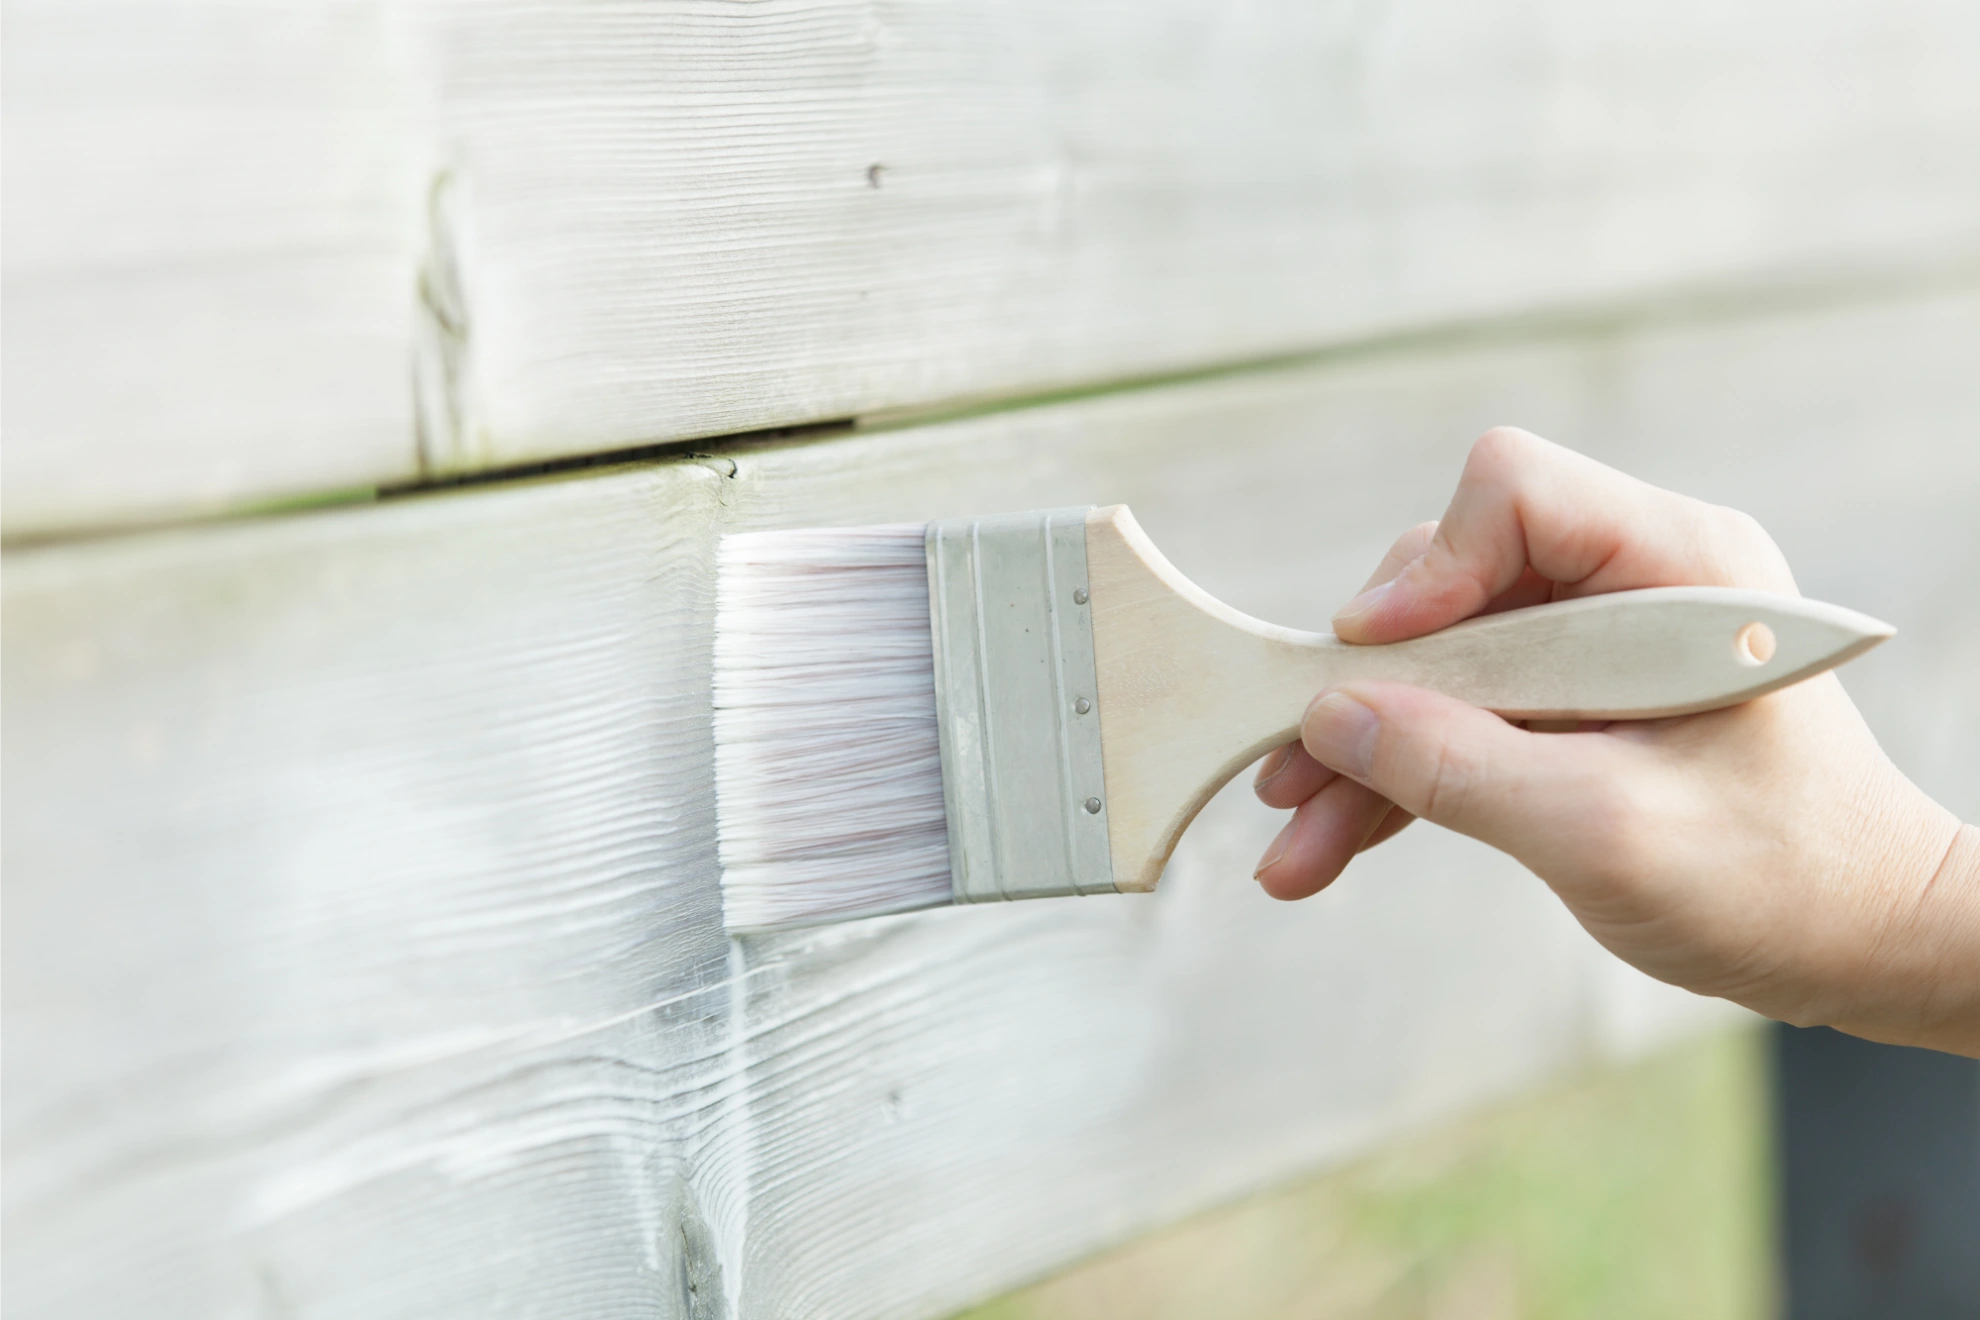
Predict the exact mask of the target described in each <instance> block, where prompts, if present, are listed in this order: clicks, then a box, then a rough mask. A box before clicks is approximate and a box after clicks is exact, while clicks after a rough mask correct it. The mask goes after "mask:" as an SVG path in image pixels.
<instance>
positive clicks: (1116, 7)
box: [3, 0, 1980, 537]
mask: <svg viewBox="0 0 1980 1320" xmlns="http://www.w3.org/2000/svg"><path fill="white" fill-rule="evenodd" d="M6 18H7V26H8V42H7V47H6V52H5V59H6V73H7V84H8V105H7V112H8V113H7V117H6V125H5V133H6V151H5V171H6V178H5V183H6V187H5V190H4V191H5V198H6V202H5V205H6V224H7V229H8V240H9V241H8V243H7V245H6V251H5V256H4V261H5V276H4V278H5V296H6V301H7V307H8V313H9V321H10V324H9V327H8V328H9V331H10V333H9V334H8V335H7V336H6V341H5V354H6V363H5V365H6V375H7V379H8V385H9V389H8V391H7V393H6V399H5V410H6V412H5V429H6V433H7V440H8V443H7V446H6V456H5V464H6V470H5V478H6V479H5V482H4V506H3V509H4V519H5V526H6V528H7V530H8V532H9V534H10V535H14V536H16V537H18V536H21V535H26V534H32V533H37V532H49V531H61V530H64V529H73V528H76V527H84V526H91V525H97V524H104V523H115V522H125V521H130V520H133V519H144V518H153V517H159V516H169V515H175V514H179V513H183V512H186V511H192V510H202V509H211V508H216V507H231V506H237V505H239V504H240V503H242V502H244V501H246V502H252V501H256V500H263V499H268V498H271V497H280V496H290V495H295V494H298V493H305V494H307V493H315V492H321V491H323V490H325V489H326V488H332V487H338V486H344V485H353V484H355V485H365V484H370V483H375V482H384V483H392V482H401V481H405V480H407V479H409V478H412V477H415V476H417V475H419V474H421V473H423V472H438V471H446V472H453V471H461V470H468V469H475V468H480V467H484V466H487V465H491V464H507V463H516V462H521V461H528V460H537V459H544V458H552V457H556V456H563V455H572V454H581V453H590V452H597V451H601V450H608V449H612V448H616V447H624V446H633V445H645V444H651V443H655V442H664V441H671V440H679V439H683V438H691V437H698V436H706V435H712V434H723V433H731V432H737V431H743V430H748V429H752V428H759V427H775V426H786V425H791V424H795V423H803V422H810V421H815V420H819V419H829V418H840V417H846V416H853V415H861V416H866V415H871V414H874V413H876V412H883V411H886V410H895V409H903V408H919V407H925V406H929V405H944V406H946V405H949V404H952V403H954V402H956V401H958V400H974V399H984V398H1001V397H1011V396H1015V395H1029V394H1035V393H1037V392H1040V391H1048V390H1054V389H1061V388H1066V387H1078V386H1085V385H1089V384H1092V383H1095V382H1108V381H1115V380H1119V379H1122V378H1125V377H1146V376H1150V375H1154V374H1159V373H1163V372H1170V371H1176V370H1185V369H1193V368H1197V367H1201V366H1204V365H1206V364H1218V363H1230V362H1237V361H1244V360H1248V359H1252V358H1255V357H1258V356H1260V355H1271V354H1281V353H1292V352H1303V351H1307V350H1311V349H1315V348H1324V347H1327V346H1329V345H1336V344H1343V343H1354V342H1359V341H1361V340H1364V339H1366V338H1368V337H1370V336H1374V335H1382V334H1388V333H1395V332H1406V331H1410V330H1413V329H1418V328H1422V327H1425V326H1437V325H1444V324H1448V323H1451V322H1454V321H1465V320H1467V319H1473V318H1484V317H1492V316H1498V315H1504V314H1509V313H1521V312H1528V311H1533V310H1536V309H1540V310H1545V309H1551V308H1558V307H1562V306H1575V307H1588V306H1599V305H1602V304H1604V303H1606V302H1607V301H1609V300H1612V299H1615V298H1645V299H1651V300H1656V299H1664V298H1674V297H1676V298H1681V297H1682V296H1684V295H1685V294H1686V293H1687V292H1695V291H1697V290H1700V289H1711V288H1716V287H1719V286H1721V285H1725V284H1728V283H1730V284H1734V285H1744V284H1761V285H1768V284H1779V285H1782V286H1785V287H1790V288H1798V287H1802V286H1804V285H1810V284H1813V285H1818V286H1819V285H1822V284H1824V283H1825V282H1828V281H1835V280H1847V279H1849V278H1853V277H1854V275H1855V274H1856V273H1860V271H1861V270H1863V269H1882V268H1884V267H1886V266H1891V265H1897V266H1904V267H1917V268H1921V269H1925V270H1928V271H1929V270H1933V269H1939V268H1943V267H1946V266H1947V265H1953V266H1964V267H1968V268H1970V267H1971V265H1972V264H1973V262H1974V261H1975V259H1976V253H1975V249H1974V239H1973V235H1974V234H1975V233H1976V232H1980V172H1976V171H1974V170H1973V169H1972V168H1971V162H1972V161H1973V159H1975V158H1976V156H1980V56H1976V54H1975V52H1976V51H1980V13H1976V11H1975V9H1974V8H1973V7H1972V6H1971V5H1970V4H1967V3H1965V0H1901V2H1898V3H1892V2H1890V0H1851V2H1850V3H1847V4H1842V5H1828V6H1821V7H1818V8H1814V9H1811V8H1810V7H1809V6H1806V5H1802V4H1797V3H1794V0H1763V2H1762V3H1754V4H1745V5H1740V6H1737V7H1734V8H1732V9H1728V8H1726V7H1725V6H1723V5H1716V4H1711V3H1706V2H1705V0H1686V2H1685V3H1681V4H1671V3H1663V2H1660V0H1630V2H1629V3H1626V4H1606V5H1599V6H1589V5H1574V4H1566V3H1560V2H1559V0H1517V3H1511V4H1499V5H1493V6H1490V7H1486V8H1481V7H1479V6H1477V5H1471V4H1465V3H1463V2H1462V0H1402V2H1401V3H1397V4H1388V5H1380V6H1371V5H1363V4H1347V3H1340V4H1328V5H1315V4H1309V3H1304V2H1303V0H1271V2H1270V3H1266V4H1262V5H1244V6H1228V5H1226V6H1214V5H1213V6H1204V5H1195V4H1185V3H1180V2H1178V0H1170V2H1168V3H1163V4H1158V5H1152V6H1151V5H1149V4H1127V3H1118V2H1117V3H1111V4H1105V5H1074V6H1067V5H1055V4H1044V3H1031V4H1017V5H1013V4H976V5H973V6H972V5H964V6H957V5H952V4H931V3H925V2H923V0H882V2H880V3H873V2H871V0H769V2H768V3H762V4H755V5H749V6H732V5H726V4H714V3H702V2H701V0H627V2H626V3H614V4H585V5H552V6H542V5H528V4H521V3H512V2H511V0H466V2H464V3H440V2H438V0H434V2H433V3H424V2H422V0H307V2H306V3H297V4H288V5H283V6H279V7H276V8H273V9H264V8H261V7H257V6H251V5H237V4H226V3H217V2H214V0H137V2H135V3H133V2H132V0H8V4H7V11H6Z"/></svg>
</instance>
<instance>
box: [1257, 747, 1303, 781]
mask: <svg viewBox="0 0 1980 1320" xmlns="http://www.w3.org/2000/svg"><path fill="white" fill-rule="evenodd" d="M1292 754H1293V745H1292V744H1291V743H1287V744H1286V745H1285V746H1284V747H1281V748H1280V749H1279V750H1278V751H1276V752H1273V753H1272V754H1271V755H1270V756H1268V757H1266V758H1265V759H1264V760H1262V761H1260V762H1259V763H1258V778H1257V779H1256V780H1255V781H1253V783H1252V785H1251V791H1252V792H1254V793H1263V792H1264V791H1265V790H1266V789H1267V788H1269V787H1270V786H1271V783H1272V781H1273V780H1274V779H1277V778H1278V777H1279V776H1280V775H1282V774H1284V773H1285V772H1286V767H1287V766H1289V765H1291V764H1292Z"/></svg>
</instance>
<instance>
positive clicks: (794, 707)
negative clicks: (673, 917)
mask: <svg viewBox="0 0 1980 1320" xmlns="http://www.w3.org/2000/svg"><path fill="white" fill-rule="evenodd" d="M717 573H718V593H719V595H718V603H717V607H716V617H715V657H714V666H715V673H714V698H715V701H714V704H715V793H716V814H717V822H718V825H717V828H718V835H719V840H718V842H719V853H720V858H721V864H722V892H723V913H724V919H725V922H726V924H727V926H728V927H729V929H731V930H738V931H746V930H762V929H769V928H775V927H780V926H789V925H803V924H808V923H814V922H821V921H837V920H845V919H848V918H854V917H866V916H876V915H879V914H882V913H889V912H903V911H907V910H910V909H914V908H923V907H933V906H938V905H941V904H947V903H981V902H993V901H1002V900H1005V899H1017V898H1047V897H1054V896H1059V895H1070V894H1099V893H1130V892H1139V891H1145V890H1151V889H1153V888H1154V887H1155V884H1156V881H1157V880H1158V879H1160V877H1161V874H1162V868H1163V866H1164V864H1165V863H1166V862H1167V861H1168V859H1169V854H1170V853H1171V852H1172V851H1173V850H1174V848H1175V845H1176V841H1177V839H1178V838H1179V837H1180V836H1181V834H1182V832H1183V829H1184V828H1185V827H1186V826H1187V825H1188V824H1189V822H1190V820H1191V819H1192V818H1193V817H1194V816H1195V815H1196V813H1197V811H1198V810H1199V809H1200V808H1201V807H1202V806H1203V804H1204V803H1205V802H1207V801H1208V800H1209V799H1210V797H1211V795H1212V794H1214V793H1215V792H1216V791H1217V790H1218V789H1219V788H1221V787H1222V786H1223V785H1224V784H1225V783H1227V782H1229V780H1230V779H1231V777H1232V776H1233V775H1235V774H1236V773H1237V772H1238V771H1239V770H1240V769H1242V768H1243V767H1244V766H1246V765H1248V764H1249V763H1251V762H1252V761H1254V760H1256V759H1257V758H1258V757H1259V756H1261V755H1263V754H1264V753H1265V752H1266V751H1268V750H1270V749H1271V748H1273V747H1277V746H1280V745H1282V744H1284V743H1287V742H1290V741H1292V740H1293V738H1294V737H1295V736H1296V734H1297V729H1298V724H1299V719H1300V716H1301V714H1302V712H1303V711H1304V710H1305V708H1306V705H1307V703H1308V702H1309V701H1311V700H1312V698H1313V696H1314V695H1315V694H1316V693H1317V692H1319V691H1320V689H1321V688H1323V687H1326V686H1327V685H1328V684H1330V683H1337V682H1341V681H1344V680H1348V679H1365V678H1385V679H1394V680H1397V681H1399V682H1404V683H1413V684H1417V685H1419V686H1423V687H1429V688H1434V689H1436V690H1438V691H1440V692H1444V693H1447V694H1449V695H1451V696H1453V697H1457V698H1459V699H1461V700H1464V701H1467V702H1470V703H1472V704H1473V705H1476V706H1481V707H1483V708H1485V709H1487V710H1493V711H1497V712H1498V713H1500V714H1502V715H1505V716H1507V717H1509V718H1526V719H1546V720H1580V719H1591V720H1612V719H1651V718H1656V717H1660V716H1667V715H1682V714H1689V713H1692V712H1696V711H1702V710H1712V709H1716V708H1718V707H1722V706H1730V705H1734V704H1736V703H1739V702H1742V701H1747V700H1750V699H1752V698H1754V697H1758V696H1761V695H1762V694H1764V693H1768V692H1772V691H1774V690H1775V689H1777V688H1781V687H1785V686H1787V685H1788V684H1790V683H1795V682H1799V681H1800V680H1802V679H1804V678H1808V677H1809V676H1811V675H1814V674H1818V673H1821V672H1822V671H1824V670H1827V669H1830V668H1833V667H1834V666H1836V665H1839V664H1842V663H1843V662H1844V661H1846V660H1849V659H1851V658H1852V657H1854V656H1857V655H1860V654H1862V653H1863V652H1864V651H1866V650H1868V649H1870V648H1871V647H1872V646H1875V645H1876V644H1877V643H1878V642H1881V641H1883V640H1884V639H1885V638H1887V637H1889V636H1890V635H1891V634H1892V631H1893V630H1892V629H1891V628H1890V627H1889V626H1888V625H1885V624H1882V623H1879V622H1877V621H1876V620H1875V619H1871V618H1867V617H1866V616H1864V615H1861V614H1858V613H1855V612H1854V611H1852V610H1846V609H1843V608H1841V607H1839V606H1835V605H1826V604H1823V603H1821V602H1819V601H1810V600H1803V599H1801V598H1799V597H1793V596H1779V595H1772V594H1769V593H1766V592H1756V591H1740V590H1733V589H1728V588H1718V587H1671V588H1658V589H1652V590H1644V591H1624V592H1616V593H1613V594H1609V595H1601V596H1589V597H1585V598H1582V599H1579V600H1572V601H1564V602H1560V603H1556V604H1551V605H1538V606H1534V607H1532V608H1529V609H1519V610H1509V611H1506V612H1504V613H1500V614H1492V615H1486V616H1483V617H1480V618H1475V619H1470V620H1467V621H1465V622H1463V623H1460V624H1457V625H1456V626H1454V627H1451V628H1446V629H1444V630H1443V631H1441V632H1437V633H1432V634H1430V635H1428V636H1425V637H1419V638H1415V639H1413V640H1411V641H1406V642H1397V643H1394V644H1392V645H1386V646H1351V645H1348V644H1346V643H1343V642H1341V641H1340V640H1338V639H1337V638H1335V637H1334V636H1332V635H1331V634H1323V633H1306V632H1296V631H1294V630H1292V629H1288V628H1280V627H1275V626H1274V625H1272V624H1269V623H1262V622H1260V621H1258V620H1256V619H1252V618H1249V617H1247V616H1245V615H1243V614H1240V613H1239V612H1238V611H1236V610H1234V609H1232V608H1230V607H1229V606H1227V605H1225V604H1223V603H1222V602H1220V601H1218V600H1216V599H1214V598H1213V597H1211V596H1210V595H1209V594H1208V593H1207V592H1205V591H1203V590H1202V589H1201V588H1199V587H1197V586H1196V585H1195V584H1193V583H1191V582H1190V581H1189V580H1188V579H1187V578H1185V577H1183V576H1182V574H1180V573H1178V572H1177V571H1176V570H1175V568H1174V567H1173V566H1171V565H1170V563H1169V562H1168V560H1167V559H1165V558H1163V556H1162V554H1161V552H1160V551H1159V550H1157V549H1156V548H1155V546H1154V544H1153V543H1152V542H1150V541H1149V539H1148V537H1147V536H1146V534H1144V533H1143V532H1142V530H1141V528H1140V527H1139V526H1138V525H1137V524H1136V523H1135V521H1134V518H1133V516H1132V515H1130V514H1129V513H1128V511H1127V509H1126V508H1125V507H1124V506H1121V505H1115V506H1112V507H1109V508H1097V509H1086V508H1078V509H1056V510H1050V511H1046V512H1038V513H1024V514H1009V515H1002V516H998V517H987V518H958V519H952V520H948V521H943V522H934V523H927V524H905V525H895V526H885V527H851V528H823V529H810V530H799V531H771V532H750V533H742V534H737V535H731V536H728V537H725V538H723V541H722V544H721V547H720V549H719V551H718V556H717Z"/></svg>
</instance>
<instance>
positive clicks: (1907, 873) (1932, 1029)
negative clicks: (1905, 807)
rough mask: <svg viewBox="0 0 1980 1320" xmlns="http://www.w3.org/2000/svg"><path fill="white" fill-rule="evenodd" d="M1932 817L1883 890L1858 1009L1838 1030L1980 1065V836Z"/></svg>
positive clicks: (1938, 812)
mask: <svg viewBox="0 0 1980 1320" xmlns="http://www.w3.org/2000/svg"><path fill="white" fill-rule="evenodd" d="M1920 796H1921V797H1922V796H1923V795H1922V794H1921V795H1920ZM1927 801H1928V803H1929V800H1927ZM1930 813H1931V814H1932V815H1933V816H1936V817H1937V819H1936V820H1933V821H1929V822H1920V825H1921V827H1922V828H1919V829H1917V830H1915V831H1907V833H1909V834H1911V836H1912V839H1913V840H1914V842H1912V843H1911V845H1910V846H1908V847H1902V848H1900V849H1898V850H1897V852H1898V854H1899V855H1898V856H1896V857H1894V858H1892V859H1891V865H1890V868H1889V870H1888V871H1887V873H1886V874H1887V877H1888V878H1887V879H1886V881H1885V883H1884V884H1882V885H1880V886H1878V887H1879V888H1880V889H1882V890H1883V891H1884V892H1885V894H1886V895H1887V897H1886V901H1885V903H1884V904H1883V907H1884V912H1883V919H1882V920H1881V921H1879V922H1878V923H1877V926H1878V929H1877V930H1876V932H1875V939H1874V942H1873V944H1872V945H1871V953H1870V956H1869V957H1868V958H1866V959H1865V961H1864V964H1863V965H1862V967H1861V968H1860V972H1859V976H1858V977H1857V978H1855V979H1856V980H1857V991H1858V993H1856V994H1854V995H1852V996H1851V999H1852V1000H1853V1001H1854V1002H1853V1003H1852V1005H1851V1006H1850V1008H1849V1009H1848V1010H1846V1011H1845V1012H1843V1013H1841V1014H1839V1015H1837V1017H1836V1020H1835V1021H1834V1022H1833V1023H1832V1025H1834V1026H1835V1027H1837V1028H1838V1029H1840V1030H1843V1031H1847V1032H1850V1033H1851V1034H1853V1035H1859V1036H1866V1037H1869V1038H1870V1039H1873V1040H1882V1041H1889V1042H1891V1043H1893V1044H1900V1045H1919V1046H1924V1047H1927V1048H1930V1049H1939V1050H1948V1051H1952V1052H1954V1053H1960V1054H1967V1055H1972V1056H1975V1057H1980V828H1976V827H1975V826H1972V825H1963V824H1961V823H1960V822H1959V821H1957V820H1955V819H1953V818H1952V817H1951V816H1950V814H1949V813H1946V812H1945V811H1944V809H1943V808H1940V807H1938V806H1937V805H1936V804H1930ZM1921 836H1922V837H1921Z"/></svg>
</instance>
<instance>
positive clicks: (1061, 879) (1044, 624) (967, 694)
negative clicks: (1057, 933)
mask: <svg viewBox="0 0 1980 1320" xmlns="http://www.w3.org/2000/svg"><path fill="white" fill-rule="evenodd" d="M1086 515H1087V510H1086V509H1084V508H1079V509H1053V510H1050V511H1047V512H1043V513H1019V514H1004V515H1001V516H998V517H994V518H952V519H949V520H948V521H946V522H936V523H930V524H929V525H928V598H929V614H930V616H931V623H932V629H931V631H932V634H933V637H934V643H935V709H936V714H937V719H938V722H939V725H940V729H941V740H942V793H943V797H944V798H945V799H946V801H947V806H948V813H949V867H950V872H951V875H952V877H953V881H954V893H955V901H956V902H958V903H988V902H996V901H999V900H1002V899H1011V898H1048V897H1052V896H1055V895H1061V894H1098V893H1113V892H1115V890H1114V872H1113V861H1112V857H1111V854H1110V851H1109V848H1108V843H1107V810H1106V785H1105V781H1104V779H1103V777H1102V775H1101V768H1100V708H1099V698H1098V695H1097V693H1096V692H1095V690H1094V688H1095V682H1094V674H1095V669H1094V663H1093V611H1092V609H1091V607H1090V605H1089V604H1088V601H1087V581H1086Z"/></svg>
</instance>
